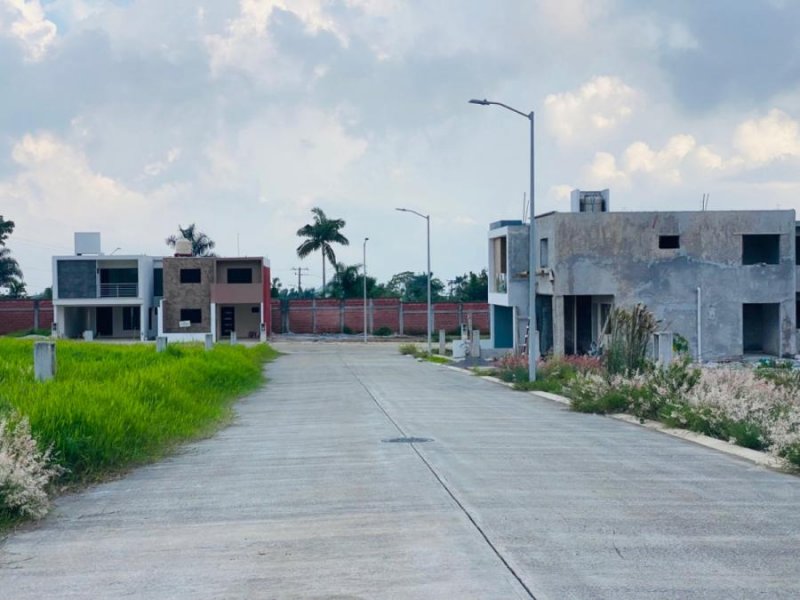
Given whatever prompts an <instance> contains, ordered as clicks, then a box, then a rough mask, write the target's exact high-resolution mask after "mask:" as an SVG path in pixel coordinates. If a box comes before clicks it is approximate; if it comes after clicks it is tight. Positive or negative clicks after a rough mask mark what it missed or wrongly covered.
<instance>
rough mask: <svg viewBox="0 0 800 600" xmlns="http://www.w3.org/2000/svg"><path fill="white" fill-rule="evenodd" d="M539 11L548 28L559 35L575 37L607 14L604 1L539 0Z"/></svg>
mask: <svg viewBox="0 0 800 600" xmlns="http://www.w3.org/2000/svg"><path fill="white" fill-rule="evenodd" d="M539 10H540V11H541V14H542V16H543V17H544V19H545V21H546V22H547V24H548V25H549V26H550V27H553V28H555V29H556V30H557V31H558V32H559V33H560V34H564V35H571V36H577V35H580V34H583V33H585V32H587V31H589V30H590V28H591V27H592V25H593V24H594V23H596V22H597V21H598V20H599V19H600V18H601V17H603V16H604V15H606V14H607V12H608V2H607V1H606V0H540V2H539Z"/></svg>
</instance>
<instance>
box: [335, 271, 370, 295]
mask: <svg viewBox="0 0 800 600" xmlns="http://www.w3.org/2000/svg"><path fill="white" fill-rule="evenodd" d="M334 269H335V272H334V274H333V277H332V278H331V284H330V286H329V287H330V291H331V296H333V297H334V298H359V297H361V290H362V289H363V285H364V276H363V275H361V273H360V270H361V265H346V264H344V263H336V264H335V265H334Z"/></svg>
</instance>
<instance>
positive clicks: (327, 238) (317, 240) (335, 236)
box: [297, 207, 350, 293]
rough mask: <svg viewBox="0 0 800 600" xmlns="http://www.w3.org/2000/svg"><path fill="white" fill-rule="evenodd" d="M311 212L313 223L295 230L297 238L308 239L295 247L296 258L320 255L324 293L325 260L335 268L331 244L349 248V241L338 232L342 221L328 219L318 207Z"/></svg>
mask: <svg viewBox="0 0 800 600" xmlns="http://www.w3.org/2000/svg"><path fill="white" fill-rule="evenodd" d="M311 212H312V213H314V222H313V223H312V224H310V225H304V226H303V227H301V228H300V229H298V230H297V235H298V237H303V238H308V239H306V240H305V241H304V242H303V243H302V244H300V245H299V246H298V247H297V256H299V257H300V258H305V257H306V256H308V255H309V254H311V253H312V252H316V251H317V250H319V251H320V252H321V253H322V290H323V293H325V259H327V260H329V261H330V263H331V265H333V266H336V253H335V252H334V251H333V246H331V244H332V243H336V244H341V245H342V246H349V245H350V240H348V239H347V238H346V237H344V236H343V235H342V234H341V233H340V232H339V230H340V229H342V228H343V227H344V225H345V222H344V220H343V219H329V218H328V217H327V216H325V213H324V212H322V209H321V208H319V207H315V208H312V209H311Z"/></svg>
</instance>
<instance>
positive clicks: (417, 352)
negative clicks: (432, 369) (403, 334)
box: [400, 343, 450, 365]
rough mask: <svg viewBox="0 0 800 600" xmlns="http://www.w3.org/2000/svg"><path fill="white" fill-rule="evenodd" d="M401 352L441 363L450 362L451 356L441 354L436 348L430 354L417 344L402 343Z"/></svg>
mask: <svg viewBox="0 0 800 600" xmlns="http://www.w3.org/2000/svg"><path fill="white" fill-rule="evenodd" d="M400 354H403V355H404V356H413V357H414V358H418V359H420V360H426V361H428V362H432V363H436V364H439V365H447V364H450V359H449V358H447V357H445V356H439V355H438V354H437V353H436V351H435V350H434V351H433V353H431V354H428V351H427V350H423V349H422V348H420V347H419V346H417V345H416V344H410V343H409V344H400Z"/></svg>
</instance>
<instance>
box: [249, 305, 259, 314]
mask: <svg viewBox="0 0 800 600" xmlns="http://www.w3.org/2000/svg"><path fill="white" fill-rule="evenodd" d="M250 312H252V313H260V312H261V307H260V306H253V307H252V308H250Z"/></svg>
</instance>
